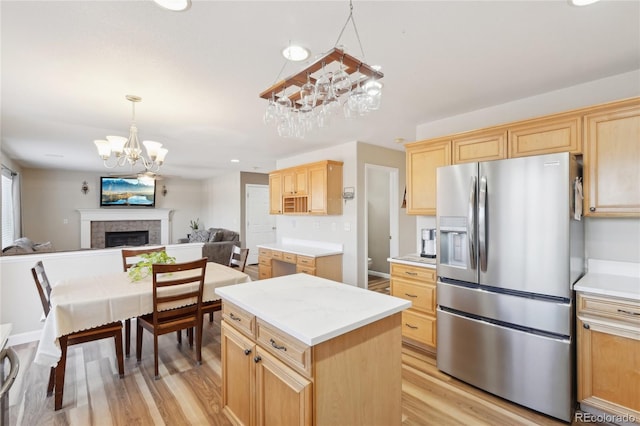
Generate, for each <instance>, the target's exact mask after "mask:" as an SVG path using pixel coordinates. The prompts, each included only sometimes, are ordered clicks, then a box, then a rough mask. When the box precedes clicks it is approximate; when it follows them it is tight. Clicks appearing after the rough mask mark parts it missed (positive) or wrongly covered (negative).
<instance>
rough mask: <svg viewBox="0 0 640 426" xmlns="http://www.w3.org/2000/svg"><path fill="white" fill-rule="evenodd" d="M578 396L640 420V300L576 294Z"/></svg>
mask: <svg viewBox="0 0 640 426" xmlns="http://www.w3.org/2000/svg"><path fill="white" fill-rule="evenodd" d="M577 335H578V401H579V402H580V404H586V405H589V406H592V407H595V408H597V409H599V410H602V411H605V412H608V413H611V414H615V415H620V416H625V415H627V416H633V417H635V418H636V419H640V356H638V354H640V302H638V301H632V300H626V299H618V298H612V297H608V296H596V295H591V294H582V293H578V324H577Z"/></svg>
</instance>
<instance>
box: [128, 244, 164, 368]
mask: <svg viewBox="0 0 640 426" xmlns="http://www.w3.org/2000/svg"><path fill="white" fill-rule="evenodd" d="M160 251H165V247H164V246H161V247H155V248H146V249H122V269H123V270H124V272H127V271H128V270H129V268H131V267H132V266H133V265H135V264H136V263H137V261H134V259H136V258H138V256H140V255H141V254H146V253H156V252H160ZM130 353H131V319H126V320H124V354H125V355H126V357H127V358H129V354H130Z"/></svg>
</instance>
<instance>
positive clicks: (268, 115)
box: [263, 93, 278, 125]
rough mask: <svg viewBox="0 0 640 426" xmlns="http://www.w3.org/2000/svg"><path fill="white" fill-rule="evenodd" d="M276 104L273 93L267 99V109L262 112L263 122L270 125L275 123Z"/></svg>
mask: <svg viewBox="0 0 640 426" xmlns="http://www.w3.org/2000/svg"><path fill="white" fill-rule="evenodd" d="M277 108H278V107H277V105H276V101H275V97H274V94H273V93H272V94H271V98H270V99H269V103H268V104H267V109H266V110H265V112H264V117H263V121H264V124H267V125H271V124H275V122H276V116H277Z"/></svg>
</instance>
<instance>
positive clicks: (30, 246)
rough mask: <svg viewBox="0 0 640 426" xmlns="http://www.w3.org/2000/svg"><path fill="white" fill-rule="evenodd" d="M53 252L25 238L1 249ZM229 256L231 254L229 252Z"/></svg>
mask: <svg viewBox="0 0 640 426" xmlns="http://www.w3.org/2000/svg"><path fill="white" fill-rule="evenodd" d="M52 251H54V250H53V246H52V245H51V242H49V241H47V242H46V243H34V242H33V241H31V240H30V239H29V238H27V237H22V238H18V239H17V240H15V241H14V242H13V243H12V244H11V245H9V246H7V247H5V248H3V249H2V255H3V256H11V255H14V254H31V253H50V252H52ZM229 255H231V252H229Z"/></svg>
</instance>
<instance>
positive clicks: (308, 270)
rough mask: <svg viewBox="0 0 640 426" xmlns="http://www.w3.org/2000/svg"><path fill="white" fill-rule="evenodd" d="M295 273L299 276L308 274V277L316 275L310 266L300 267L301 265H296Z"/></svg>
mask: <svg viewBox="0 0 640 426" xmlns="http://www.w3.org/2000/svg"><path fill="white" fill-rule="evenodd" d="M296 273H298V274H300V273H303V274H309V275H315V274H316V268H314V267H311V266H302V265H296Z"/></svg>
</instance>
